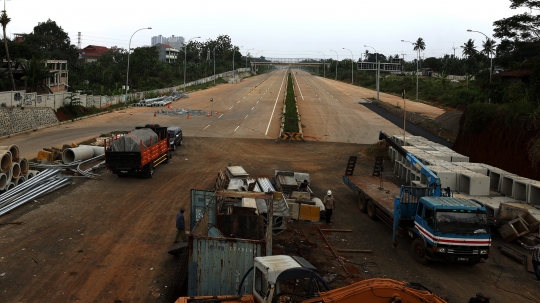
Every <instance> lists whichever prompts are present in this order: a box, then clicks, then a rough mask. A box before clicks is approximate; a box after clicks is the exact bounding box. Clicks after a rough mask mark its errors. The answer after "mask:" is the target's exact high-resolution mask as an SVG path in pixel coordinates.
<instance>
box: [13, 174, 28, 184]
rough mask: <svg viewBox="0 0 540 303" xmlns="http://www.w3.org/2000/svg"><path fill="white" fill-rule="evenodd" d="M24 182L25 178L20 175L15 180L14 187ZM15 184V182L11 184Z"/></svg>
mask: <svg viewBox="0 0 540 303" xmlns="http://www.w3.org/2000/svg"><path fill="white" fill-rule="evenodd" d="M24 181H26V177H25V176H23V175H20V176H19V177H18V178H17V184H15V185H20V184H21V183H23V182H24ZM13 183H15V182H13Z"/></svg>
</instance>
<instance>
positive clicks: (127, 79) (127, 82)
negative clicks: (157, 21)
mask: <svg viewBox="0 0 540 303" xmlns="http://www.w3.org/2000/svg"><path fill="white" fill-rule="evenodd" d="M143 29H152V28H151V27H145V28H141V29H138V30H136V31H135V32H134V33H133V35H131V38H133V36H134V35H135V34H136V33H137V32H138V31H142V30H143ZM131 38H129V46H128V62H127V72H126V103H127V92H128V85H129V54H130V52H131Z"/></svg>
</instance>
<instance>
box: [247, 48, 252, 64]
mask: <svg viewBox="0 0 540 303" xmlns="http://www.w3.org/2000/svg"><path fill="white" fill-rule="evenodd" d="M250 50H254V48H250V49H248V50H247V53H246V68H247V58H248V55H249V51H250Z"/></svg>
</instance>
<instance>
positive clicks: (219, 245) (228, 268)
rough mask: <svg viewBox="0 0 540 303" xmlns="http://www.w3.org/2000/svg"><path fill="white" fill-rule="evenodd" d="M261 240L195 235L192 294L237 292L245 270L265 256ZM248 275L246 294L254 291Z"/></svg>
mask: <svg viewBox="0 0 540 303" xmlns="http://www.w3.org/2000/svg"><path fill="white" fill-rule="evenodd" d="M262 245H263V242H261V241H252V240H251V241H250V240H245V241H244V240H238V239H227V238H225V239H218V238H200V237H193V246H192V247H191V248H192V250H191V251H190V253H189V272H188V275H189V279H188V296H200V295H205V296H220V295H230V294H236V293H237V291H238V287H239V284H240V281H241V280H242V277H243V276H244V274H245V273H246V272H247V271H248V270H249V269H250V268H251V267H252V266H253V261H254V259H255V257H259V256H261V253H262ZM251 280H252V279H246V281H245V282H244V287H243V289H242V294H250V293H251V292H252V281H251Z"/></svg>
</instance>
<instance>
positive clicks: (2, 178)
mask: <svg viewBox="0 0 540 303" xmlns="http://www.w3.org/2000/svg"><path fill="white" fill-rule="evenodd" d="M7 184H8V180H7V175H6V174H0V190H4V189H6V185H7Z"/></svg>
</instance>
